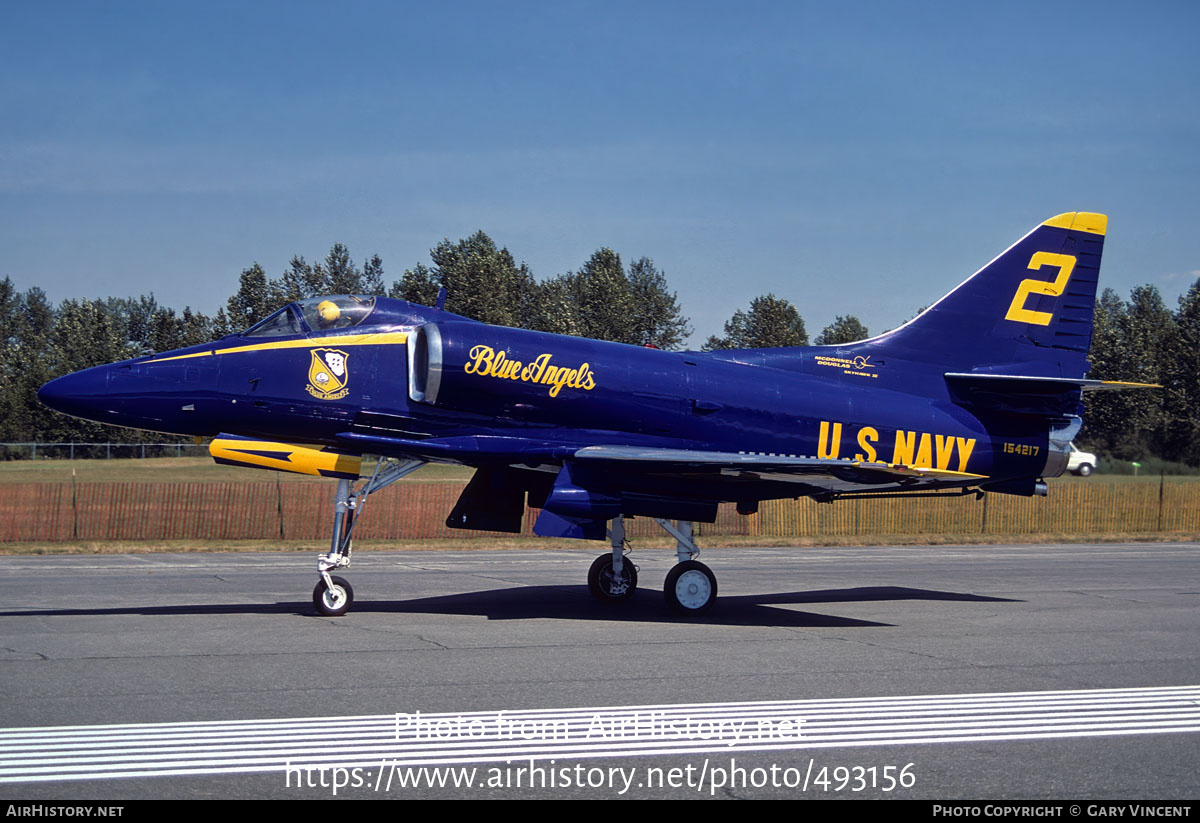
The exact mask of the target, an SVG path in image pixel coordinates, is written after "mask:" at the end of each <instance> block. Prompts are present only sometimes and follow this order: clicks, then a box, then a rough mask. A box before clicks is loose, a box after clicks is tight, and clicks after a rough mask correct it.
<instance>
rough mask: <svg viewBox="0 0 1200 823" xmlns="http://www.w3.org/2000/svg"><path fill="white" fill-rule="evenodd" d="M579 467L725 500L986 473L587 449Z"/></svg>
mask: <svg viewBox="0 0 1200 823" xmlns="http://www.w3.org/2000/svg"><path fill="white" fill-rule="evenodd" d="M572 460H574V461H577V462H578V463H579V464H580V465H581V466H587V467H592V468H602V469H604V470H606V473H611V474H614V475H618V476H619V475H622V474H630V475H641V476H642V477H643V478H645V477H649V478H659V479H661V480H664V481H667V482H671V481H676V482H701V483H704V484H706V485H707V484H716V485H718V486H724V487H726V488H727V494H725V495H721V496H722V497H723V499H726V500H736V499H738V498H739V497H741V496H742V494H743V492H744V491H749V490H750V489H751V488H753V487H758V488H759V489H760V490H761V489H762V487H763V486H764V485H767V486H771V487H774V489H773V491H774V492H775V493H773V494H769V495H763V499H766V498H767V497H797V496H800V495H810V496H813V497H828V496H832V495H835V494H844V493H850V492H861V491H916V490H918V489H929V490H933V489H937V488H951V487H962V486H970V485H974V484H975V483H977V482H978V481H980V480H984V479H986V475H981V474H971V473H969V472H956V471H949V470H946V469H933V468H925V467H920V466H907V465H902V464H896V463H878V462H866V461H853V460H832V459H826V458H814V457H780V456H776V455H762V454H743V453H740V452H712V451H690V450H687V449H647V448H637V447H630V446H588V447H586V448H582V449H579V450H578V451H576V452H575V453H574V455H572Z"/></svg>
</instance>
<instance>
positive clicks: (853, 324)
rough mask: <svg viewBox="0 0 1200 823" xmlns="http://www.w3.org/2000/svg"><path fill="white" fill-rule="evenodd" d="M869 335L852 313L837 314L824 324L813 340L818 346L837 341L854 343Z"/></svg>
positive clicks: (829, 344) (828, 344)
mask: <svg viewBox="0 0 1200 823" xmlns="http://www.w3.org/2000/svg"><path fill="white" fill-rule="evenodd" d="M870 336H871V333H870V332H869V331H867V327H866V326H864V325H863V324H862V321H860V320H859V319H858V318H857V317H855V316H854V315H852V314H848V315H846V316H845V317H842V316H841V315H840V314H839V315H838V316H837V319H836V320H834V321H833V322H832V323H830V324H829V325H828V326H826V327H825V328H824V330H822V332H821V333H820V334H819V335H818V336H817V339H816V340H815V341H813V342H814V343H816V344H817V345H818V346H832V345H834V344H837V343H856V342H858V341H859V340H866V339H867V338H868V337H870Z"/></svg>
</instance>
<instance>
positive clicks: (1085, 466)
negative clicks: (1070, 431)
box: [1067, 443, 1096, 477]
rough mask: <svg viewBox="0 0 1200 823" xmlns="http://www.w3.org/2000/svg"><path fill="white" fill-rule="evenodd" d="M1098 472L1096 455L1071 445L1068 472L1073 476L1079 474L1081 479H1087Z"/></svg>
mask: <svg viewBox="0 0 1200 823" xmlns="http://www.w3.org/2000/svg"><path fill="white" fill-rule="evenodd" d="M1095 470H1096V455H1094V454H1092V453H1091V452H1085V451H1080V450H1079V449H1078V448H1076V446H1075V444H1074V443H1072V444H1071V453H1070V455H1069V456H1068V457H1067V471H1069V472H1070V473H1071V474H1077V475H1079V476H1080V477H1087V476H1088V475H1089V474H1091V473H1092V472H1094V471H1095Z"/></svg>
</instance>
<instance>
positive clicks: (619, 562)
mask: <svg viewBox="0 0 1200 823" xmlns="http://www.w3.org/2000/svg"><path fill="white" fill-rule="evenodd" d="M609 534H610V536H611V538H612V552H611V553H609V554H602V555H600V556H599V557H597V558H596V559H595V561H593V562H592V567H591V568H590V569H588V589H589V590H590V591H591V593H592V597H594V598H596V599H597V600H603V601H605V602H610V603H611V602H614V601H617V600H628V599H629V598H630V597H633V593H634V591H636V590H637V566H635V565H633V563H632V562H631V561H630V560H629V558H628V557H626V556H625V547H626V546H628V545H629V543H628V541H626V540H625V518H624V516H623V515H619V514H618V515H617V516H616V517H614V518H613V521H612V529H611V530H610V532H609Z"/></svg>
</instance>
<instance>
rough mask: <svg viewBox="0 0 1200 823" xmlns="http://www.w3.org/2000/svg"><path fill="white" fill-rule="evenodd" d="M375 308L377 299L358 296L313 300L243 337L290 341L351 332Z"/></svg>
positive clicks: (282, 312) (300, 302)
mask: <svg viewBox="0 0 1200 823" xmlns="http://www.w3.org/2000/svg"><path fill="white" fill-rule="evenodd" d="M374 308H375V298H374V297H368V296H364V295H357V294H336V295H332V296H329V297H311V298H309V299H308V300H298V301H296V302H295V303H289V304H288V305H286V306H284V307H283V308H282V309H280V310H279V311H277V312H275V313H274V314H272V315H271V316H270V317H268V318H267V319H266V320H263V321H262V322H260V323H257V324H256V325H254V326H251V327H250V328H249V329H247V330H246V331H245V332H244V333H243V334H242V336H243V337H289V336H292V335H300V334H308V333H311V332H316V333H321V332H327V331H337V330H340V329H349V328H352V327H354V326H357V325H358V324H360V323H362V322H363V320H365V319H366V318H367V315H369V314H370V313H371V311H372V309H374Z"/></svg>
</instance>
